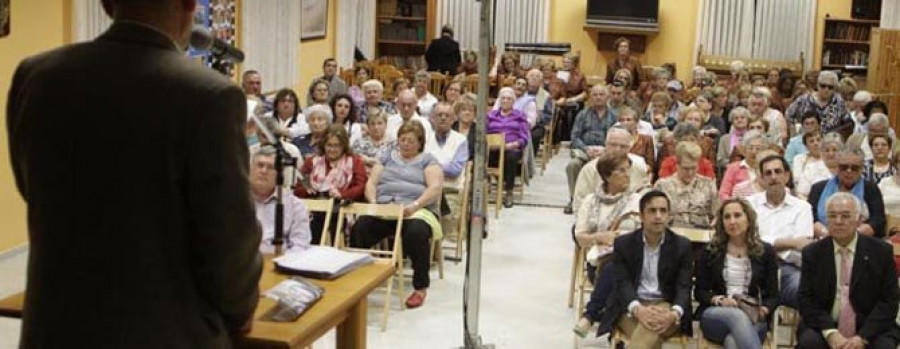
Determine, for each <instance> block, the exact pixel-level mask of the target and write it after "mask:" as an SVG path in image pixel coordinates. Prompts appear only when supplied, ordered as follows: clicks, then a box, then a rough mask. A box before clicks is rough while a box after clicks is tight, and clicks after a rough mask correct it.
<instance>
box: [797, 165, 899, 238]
mask: <svg viewBox="0 0 900 349" xmlns="http://www.w3.org/2000/svg"><path fill="white" fill-rule="evenodd" d="M863 157H864V156H863V153H862V150H859V149H854V148H845V149H843V150H841V151H840V152H839V153H838V155H837V161H838V173H837V175H835V176H834V177H831V178H830V179H826V180H824V181H821V182H818V183H816V184H813V186H812V189H810V191H809V204H810V205H812V213H813V219H814V221H815V224H814V226H813V231H814V232H815V235H816V236H825V235H828V228H826V227H827V226H828V219H829V218H828V215H827V214H826V211H825V203H826V202H827V200H828V198H829V197H831V196H832V195H834V194H835V193H838V192H849V193H851V194H853V195H854V196H856V198H857V199H860V202H862V205H863V209H862V211H861V212H862V215H863V216H864V217H867V218H864V219H863V221H862V224H860V225H859V228H857V229H858V230H859V232H860V233H862V234H863V235H868V236H875V237H879V238H880V237H883V236H884V226H885V223H886V218H885V216H884V200H883V199H882V197H881V190H880V189H878V186H877V185H875V183H872V182H869V181H867V180H865V179H863V178H862V170H863Z"/></svg>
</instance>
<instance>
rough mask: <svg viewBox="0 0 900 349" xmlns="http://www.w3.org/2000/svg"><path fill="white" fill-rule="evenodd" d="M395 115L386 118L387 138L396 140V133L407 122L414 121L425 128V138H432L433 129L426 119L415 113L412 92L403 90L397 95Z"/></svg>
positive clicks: (414, 96)
mask: <svg viewBox="0 0 900 349" xmlns="http://www.w3.org/2000/svg"><path fill="white" fill-rule="evenodd" d="M397 111H398V113H397V114H393V115H389V116H388V118H387V136H388V137H390V138H394V139H397V131H398V130H399V129H400V126H402V125H403V124H405V123H406V122H407V121H410V120H416V121H418V122H419V123H420V124H422V127H423V128H425V135H426V137H432V136H434V129H433V128H432V127H431V123H430V122H428V119H427V118H425V117H422V116H420V115H419V113H418V112H417V111H416V94H415V92H413V90H405V91H403V92H400V94H399V95H397Z"/></svg>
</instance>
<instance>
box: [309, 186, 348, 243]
mask: <svg viewBox="0 0 900 349" xmlns="http://www.w3.org/2000/svg"><path fill="white" fill-rule="evenodd" d="M303 204H304V205H306V210H307V211H309V212H310V213H312V212H323V213H325V223H324V224H322V237H321V238H320V239H319V241H318V243H319V245H321V246H329V245H332V244H333V242H332V241H331V234H329V233H328V225H329V224H330V223H331V214H332V213H333V212H332V211H333V210H334V201H333V200H332V199H330V198H329V199H303ZM340 233H341V232H340V231H337V234H340Z"/></svg>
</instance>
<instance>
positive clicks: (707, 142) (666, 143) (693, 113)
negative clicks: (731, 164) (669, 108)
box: [659, 106, 716, 170]
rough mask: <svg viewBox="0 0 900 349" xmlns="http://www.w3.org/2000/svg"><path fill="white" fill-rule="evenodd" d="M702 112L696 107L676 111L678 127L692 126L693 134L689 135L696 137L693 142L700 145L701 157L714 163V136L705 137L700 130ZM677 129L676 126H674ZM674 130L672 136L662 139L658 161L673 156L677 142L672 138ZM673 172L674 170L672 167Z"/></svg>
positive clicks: (702, 121) (702, 122)
mask: <svg viewBox="0 0 900 349" xmlns="http://www.w3.org/2000/svg"><path fill="white" fill-rule="evenodd" d="M703 116H704V114H703V111H701V110H700V108H697V107H696V106H689V107H683V108H680V109H679V110H678V125H681V124H691V125H692V126H694V130H695V131H696V135H695V134H693V133H692V134H691V136H696V137H695V138H694V139H693V141H694V142H697V144H698V145H700V149H702V150H703V157H704V158H705V159H707V160H708V162H710V163H713V162H714V161H716V140H715V137H714V136H705V135H704V133H703V131H701V128H702V127H703V124H704V122H705V120H703ZM675 128H676V129H677V128H678V126H675ZM692 132H693V131H692ZM674 133H675V132H674V130H673V133H672V134H669V135H667V136H666V137H664V138H663V146H662V148H661V149H660V151H659V156H660V159H665V158H667V157H669V156H670V155H673V154H675V143H676V142H678V140H677V139H676V138H675V137H673V135H674ZM672 169H673V170H674V169H675V168H674V167H672Z"/></svg>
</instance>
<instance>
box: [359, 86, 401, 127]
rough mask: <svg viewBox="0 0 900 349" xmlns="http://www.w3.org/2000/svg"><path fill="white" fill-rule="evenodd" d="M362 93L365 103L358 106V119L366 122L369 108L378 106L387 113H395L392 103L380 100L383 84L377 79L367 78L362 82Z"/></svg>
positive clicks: (382, 95) (382, 94) (382, 93)
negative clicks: (367, 79)
mask: <svg viewBox="0 0 900 349" xmlns="http://www.w3.org/2000/svg"><path fill="white" fill-rule="evenodd" d="M362 88H363V93H364V94H365V103H363V104H362V105H361V106H360V108H359V121H360V122H366V118H367V117H368V114H369V110H370V109H371V108H378V109H380V110H381V111H382V112H384V113H387V114H397V109H395V108H394V105H393V104H391V103H389V102H385V101H384V100H382V98H383V97H384V85H382V84H381V81H378V80H369V81H366V82H364V83H363V84H362Z"/></svg>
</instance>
